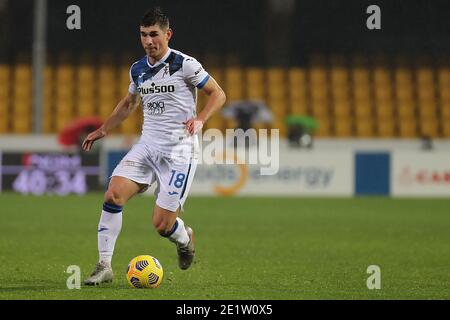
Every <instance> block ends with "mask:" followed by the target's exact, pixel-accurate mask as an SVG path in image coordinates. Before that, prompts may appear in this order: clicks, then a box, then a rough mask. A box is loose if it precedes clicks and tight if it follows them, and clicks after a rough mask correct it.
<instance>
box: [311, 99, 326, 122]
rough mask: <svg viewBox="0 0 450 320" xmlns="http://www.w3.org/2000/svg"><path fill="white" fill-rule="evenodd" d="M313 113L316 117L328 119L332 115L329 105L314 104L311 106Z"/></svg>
mask: <svg viewBox="0 0 450 320" xmlns="http://www.w3.org/2000/svg"><path fill="white" fill-rule="evenodd" d="M311 112H312V114H313V116H315V117H320V118H322V117H328V116H329V115H330V111H329V109H328V104H327V103H325V102H324V103H312V104H311Z"/></svg>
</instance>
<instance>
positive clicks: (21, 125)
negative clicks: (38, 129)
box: [12, 117, 31, 134]
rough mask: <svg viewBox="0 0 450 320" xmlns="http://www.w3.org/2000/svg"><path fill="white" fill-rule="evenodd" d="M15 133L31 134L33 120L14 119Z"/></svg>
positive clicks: (13, 127)
mask: <svg viewBox="0 0 450 320" xmlns="http://www.w3.org/2000/svg"><path fill="white" fill-rule="evenodd" d="M12 130H13V133H19V134H24V133H30V132H31V119H30V118H25V117H14V118H13V121H12Z"/></svg>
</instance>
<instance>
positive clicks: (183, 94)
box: [82, 7, 226, 285]
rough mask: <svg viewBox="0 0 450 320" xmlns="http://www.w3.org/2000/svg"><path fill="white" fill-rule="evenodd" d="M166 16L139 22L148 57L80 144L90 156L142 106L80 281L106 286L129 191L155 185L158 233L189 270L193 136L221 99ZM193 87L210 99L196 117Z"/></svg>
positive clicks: (152, 14)
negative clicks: (187, 210) (135, 136)
mask: <svg viewBox="0 0 450 320" xmlns="http://www.w3.org/2000/svg"><path fill="white" fill-rule="evenodd" d="M172 34H173V32H172V30H171V29H170V26H169V19H168V17H167V16H166V15H165V13H164V12H163V11H162V10H161V9H160V8H159V7H157V8H154V9H151V10H150V11H148V12H147V13H146V14H145V15H144V17H143V19H142V21H141V24H140V35H141V43H142V46H143V48H144V50H145V52H146V56H145V57H143V58H142V59H141V60H139V61H136V62H135V63H134V64H133V65H132V66H131V69H130V82H131V83H130V86H129V89H128V94H127V95H126V97H125V98H123V99H122V100H121V101H120V102H119V103H118V105H117V106H116V108H115V109H114V111H113V112H112V114H111V115H110V116H109V117H108V118H107V119H106V121H105V122H104V124H103V125H102V127H100V128H99V129H97V130H95V131H93V132H91V133H90V134H89V135H88V136H87V137H86V139H85V140H84V141H83V144H82V147H83V150H85V151H89V150H90V149H91V147H92V145H93V143H94V141H96V140H98V139H101V138H103V137H104V136H105V135H106V134H107V132H108V131H110V130H111V129H112V128H114V127H116V126H117V125H118V124H120V123H121V122H122V121H124V120H125V119H126V118H127V117H128V116H129V115H130V114H131V113H132V112H133V111H134V110H135V108H136V106H137V105H138V96H140V99H141V102H142V108H143V112H144V123H143V126H142V134H141V137H140V139H139V141H138V142H137V143H136V144H135V145H134V146H133V147H132V148H131V150H130V151H129V152H128V153H127V155H126V156H125V157H124V158H123V159H122V161H121V162H120V163H119V164H118V165H117V167H116V168H115V170H114V172H113V174H112V178H111V181H110V183H109V186H108V190H107V191H106V193H105V196H104V203H103V210H102V213H101V217H100V222H99V225H98V250H99V256H100V257H99V262H98V263H97V264H96V266H95V270H94V272H93V273H92V274H91V276H90V277H89V278H87V279H86V280H85V281H84V283H85V284H86V285H98V284H100V283H103V282H111V281H112V279H113V272H112V268H111V259H112V255H113V251H114V245H115V243H116V240H117V237H118V236H119V233H120V230H121V226H122V210H123V207H124V205H125V203H126V202H127V201H128V200H129V199H130V198H131V197H133V196H134V195H135V194H137V193H140V192H143V191H145V190H146V189H147V188H148V187H149V186H150V185H151V184H152V183H153V182H155V181H156V182H157V183H158V187H157V189H156V191H155V195H156V203H155V207H154V209H153V225H154V227H155V228H156V230H157V231H158V233H159V234H160V235H161V236H163V237H166V238H168V239H169V240H170V241H172V242H174V243H175V244H176V248H177V253H178V264H179V267H180V268H181V269H183V270H185V269H188V268H189V267H190V265H191V264H192V261H193V259H194V254H195V249H194V232H193V230H192V228H190V227H188V226H186V225H185V224H184V222H183V220H181V219H180V218H179V217H178V214H179V213H180V210H182V208H183V204H184V202H185V201H186V198H187V195H188V193H189V189H190V186H191V183H192V179H193V177H194V174H195V169H196V165H197V153H198V143H199V142H198V137H197V135H196V134H197V133H198V132H199V131H200V130H201V129H202V127H203V125H204V123H205V122H206V121H207V120H208V118H210V116H211V115H212V114H213V113H214V112H215V111H217V110H218V109H220V108H221V107H222V106H223V104H224V103H225V100H226V97H225V93H224V92H223V90H222V89H221V88H220V86H219V85H218V84H217V82H216V81H215V80H214V79H213V78H212V77H211V76H210V75H209V74H208V73H207V72H206V71H205V70H204V69H203V67H202V65H201V64H200V63H199V62H198V61H197V60H196V59H194V58H193V57H190V56H188V55H186V54H184V53H182V52H180V51H177V50H174V49H171V48H170V47H169V41H170V39H171V37H172ZM197 89H202V90H203V91H204V92H205V93H206V94H207V95H208V100H207V103H206V105H205V106H204V108H203V110H202V111H201V112H200V113H199V114H198V115H197V113H196V100H197Z"/></svg>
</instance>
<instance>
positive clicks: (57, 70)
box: [0, 0, 450, 196]
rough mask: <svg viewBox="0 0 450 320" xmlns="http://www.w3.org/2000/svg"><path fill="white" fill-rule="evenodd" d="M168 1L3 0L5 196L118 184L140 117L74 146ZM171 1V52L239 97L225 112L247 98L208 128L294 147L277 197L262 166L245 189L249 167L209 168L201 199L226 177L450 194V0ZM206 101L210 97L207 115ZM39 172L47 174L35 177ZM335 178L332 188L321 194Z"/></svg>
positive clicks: (260, 185) (252, 190)
mask: <svg viewBox="0 0 450 320" xmlns="http://www.w3.org/2000/svg"><path fill="white" fill-rule="evenodd" d="M74 4H75V5H77V6H78V7H79V8H80V9H81V20H80V21H81V29H75V30H69V29H68V28H67V25H66V23H67V20H68V19H69V17H70V16H71V15H72V12H71V13H67V12H66V10H67V8H68V7H69V6H70V5H74ZM155 4H161V3H158V2H154V1H141V0H136V1H133V3H132V5H130V3H128V2H124V1H111V0H110V1H87V0H79V1H75V2H74V1H65V0H58V1H56V0H47V1H32V0H19V1H12V0H0V30H1V32H0V135H1V136H0V150H1V151H2V154H3V155H2V161H1V163H2V183H1V189H3V190H10V189H13V190H16V191H21V190H22V192H24V193H29V192H31V193H33V192H35V193H38V194H40V193H47V192H50V193H54V192H57V193H62V194H65V193H70V192H75V191H73V190H82V191H83V192H85V191H88V190H90V189H93V190H95V189H98V188H102V186H104V185H105V184H106V181H107V177H108V174H109V173H110V172H111V170H112V168H113V167H114V166H115V164H116V163H117V161H119V160H120V158H121V157H122V156H123V154H124V153H125V152H126V151H127V150H128V148H129V147H130V145H131V144H132V143H133V141H135V139H136V137H137V135H138V134H139V133H140V130H141V125H140V124H141V121H142V112H135V113H134V114H133V115H132V116H131V117H130V118H129V119H127V120H126V121H125V122H124V123H123V124H122V125H121V126H120V127H119V128H117V129H116V130H115V131H114V134H113V135H111V136H110V137H108V138H107V139H106V140H105V141H104V143H103V144H102V145H100V146H99V147H98V149H97V151H98V152H97V153H95V152H94V154H91V155H87V154H81V153H78V151H79V150H78V147H77V146H79V143H80V141H81V140H82V137H83V136H84V135H85V134H86V132H88V131H90V130H92V129H93V128H95V127H97V126H98V125H100V124H101V121H102V120H104V119H105V118H106V117H107V116H108V115H109V114H110V113H111V111H112V110H113V108H114V107H115V105H116V104H117V102H118V101H119V99H121V97H123V96H124V95H125V94H126V92H127V89H128V84H129V68H130V65H131V64H132V63H133V62H134V61H136V60H138V59H140V58H141V57H142V56H143V55H144V51H143V50H142V48H141V45H140V41H139V33H138V30H139V29H138V27H139V22H140V19H141V17H142V15H143V14H144V12H145V11H146V10H147V9H148V8H150V7H151V6H153V5H155ZM372 4H376V5H378V6H379V7H380V9H381V29H380V30H377V29H375V30H369V29H368V27H367V26H366V22H367V19H369V17H370V16H371V14H370V13H367V12H366V10H367V8H368V7H369V6H370V5H372ZM162 6H163V8H165V9H166V11H167V13H168V15H169V17H170V22H171V27H172V28H173V30H174V37H173V39H172V40H171V43H170V46H171V47H172V48H175V49H177V50H180V51H182V52H184V53H186V54H189V55H192V56H194V57H196V58H197V59H198V60H199V61H200V62H201V63H202V64H203V66H204V67H205V68H206V70H207V71H209V73H210V74H211V75H212V76H213V77H214V78H215V79H216V80H217V81H218V83H219V84H220V85H221V86H222V87H223V89H224V90H225V92H226V94H227V98H228V101H227V105H226V106H225V108H224V110H225V109H227V108H230V110H231V107H232V105H234V107H236V103H237V104H238V105H237V107H236V109H237V110H238V111H236V112H233V113H231V115H230V113H228V114H227V113H226V112H224V113H217V114H216V115H214V116H213V117H212V118H211V119H210V121H209V122H208V123H207V125H206V129H207V128H218V129H220V130H222V131H225V129H227V128H239V127H240V128H244V129H248V128H252V127H253V128H257V129H263V128H266V129H274V128H276V129H279V130H280V137H281V138H282V139H281V146H280V168H281V169H280V174H279V175H276V176H274V177H271V178H270V179H272V184H271V186H272V187H271V188H270V190H266V189H267V183H266V182H267V180H264V181H265V182H264V181H262V180H261V179H259V180H258V179H257V178H255V175H253V174H251V171H250V173H248V177H247V179H244V180H245V182H244V183H242V174H243V173H242V171H239V170H237V171H236V168H235V169H230V171H229V172H228V171H227V170H228V169H220V170H218V169H217V168H216V169H214V170H210V169H208V168H204V169H202V168H199V172H198V183H197V186H196V185H195V184H194V186H193V194H195V193H196V192H198V193H199V194H216V193H217V188H215V187H217V183H218V182H221V183H222V182H223V181H227V182H226V183H227V186H226V188H229V190H228V191H226V192H225V194H251V195H264V194H271V195H277V194H278V192H279V193H280V194H282V195H295V196H300V195H303V194H310V195H346V196H351V195H355V194H356V195H360V194H363V195H364V194H377V195H379V194H381V195H396V194H398V195H432V196H436V195H445V196H449V195H450V161H448V160H449V150H450V149H449V147H450V140H449V139H450V22H449V21H450V19H449V18H448V14H449V12H450V5H449V2H448V1H445V0H433V1H425V0H424V1H399V0H391V1H381V0H380V1H376V2H374V1H365V0H349V1H334V0H298V1H296V0H277V1H275V0H264V1H262V0H246V1H238V0H227V1H206V0H196V1H175V0H173V1H164V2H163V3H162ZM205 101H206V97H205V95H204V94H202V93H201V92H200V93H199V97H198V110H199V111H200V110H201V108H202V106H203V105H204V104H205ZM261 110H263V111H264V112H265V115H266V116H265V117H261V116H260V114H261ZM58 154H59V155H58ZM74 157H75V158H74ZM77 157H79V158H77ZM55 163H57V164H58V165H56V167H58V166H60V168H66V169H67V168H69V169H67V170H68V171H67V172H66V173H67V174H68V178H67V179H69V180H71V181H72V180H73V179H75V175H74V174H75V173H74V172H76V170H75V169H74V170H75V171H74V170H72V169H73V168H75V167H77V166H78V167H79V168H82V170H81V172H84V176H83V174H82V173H80V178H79V181H89V183H87V184H86V185H85V184H82V187H79V188H78V189H76V188H75V189H73V190H72V189H71V188H69V187H67V188H62V189H61V188H60V187H61V182H57V181H60V180H61V178H57V177H50V176H51V175H52V173H50V171H49V169H48V168H49V167H52V168H55ZM45 165H47V169H45V170H44V169H43V168H45ZM30 166H31V167H33V166H34V167H33V168H36V166H37V167H40V168H41V169H40V170H35V171H34V172H41V173H40V174H39V173H36V174H34V176H33V174H32V173H30V170H28V169H29V168H30ZM71 166H74V167H73V168H72V169H70V168H71ZM78 167H77V168H78ZM24 168H25V169H26V168H28V169H27V170H25V169H24ZM24 170H25V171H26V172H28V176H26V177H25V175H24V177H23V185H22V184H21V183H20V181H21V180H20V179H19V182H18V177H19V176H20V173H21V172H24ZM71 170H72V171H71ZM208 170H210V171H208ZM221 170H222V171H221ZM327 170H329V171H330V173H329V176H330V179H328V180H323V181H324V184H323V185H320V181H321V180H320V179H321V177H322V176H325V177H326V174H327V172H328V171H327ZM244 174H245V175H246V174H247V173H244ZM32 177H38V178H33V179H34V180H33V179H32ZM83 177H85V178H83ZM30 179H31V180H30ZM267 179H269V178H267ZM35 180H36V181H35ZM41 180H42V181H41ZM30 181H31V182H30ZM39 181H41V182H39ZM95 181H98V184H96V182H95ZM236 181H238V182H236ZM239 182H241V183H239ZM277 183H278V184H279V185H280V188H281V189H277V188H276V187H275V188H274V186H277ZM29 185H33V186H35V187H33V188H35V189H33V188H31V189H30V188H29V187H27V186H29ZM236 185H238V187H236ZM265 188H266V189H265ZM275 189H276V190H275ZM33 190H34V191H33ZM55 190H59V191H55ZM61 190H62V191H61ZM70 190H72V191H70ZM214 190H216V191H214ZM230 190H231V191H230ZM219 193H220V192H219Z"/></svg>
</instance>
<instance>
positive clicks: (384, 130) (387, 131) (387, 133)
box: [377, 118, 395, 138]
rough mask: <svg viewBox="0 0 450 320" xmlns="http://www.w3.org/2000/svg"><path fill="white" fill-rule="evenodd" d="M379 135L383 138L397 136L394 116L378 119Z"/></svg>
mask: <svg viewBox="0 0 450 320" xmlns="http://www.w3.org/2000/svg"><path fill="white" fill-rule="evenodd" d="M377 127H378V136H379V137H381V138H392V137H394V136H395V125H394V120H393V119H392V118H385V119H383V120H381V119H380V120H378V124H377Z"/></svg>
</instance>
